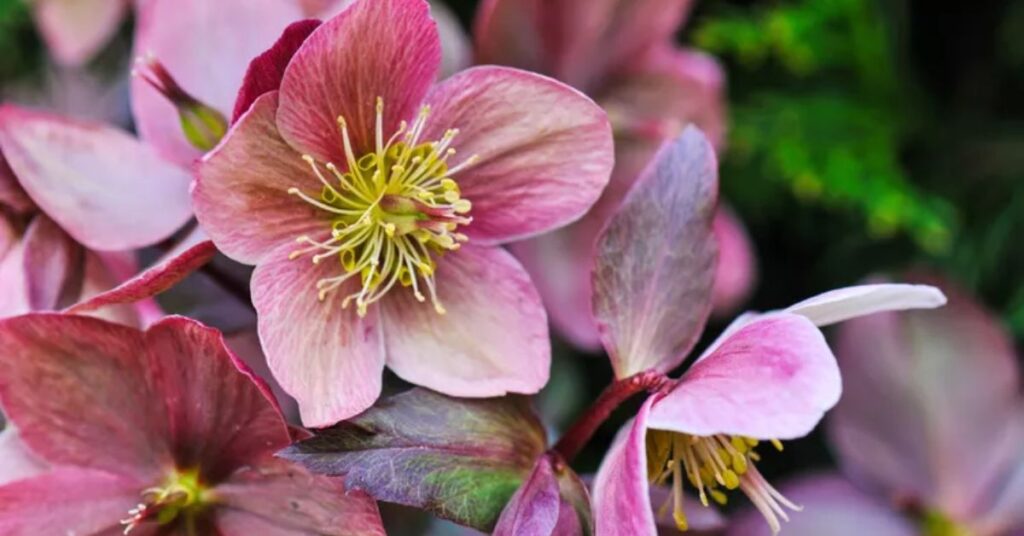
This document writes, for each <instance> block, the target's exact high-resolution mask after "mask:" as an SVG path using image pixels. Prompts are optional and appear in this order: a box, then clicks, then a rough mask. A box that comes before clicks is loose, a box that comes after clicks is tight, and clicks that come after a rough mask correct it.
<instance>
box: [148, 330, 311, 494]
mask: <svg viewBox="0 0 1024 536" xmlns="http://www.w3.org/2000/svg"><path fill="white" fill-rule="evenodd" d="M145 338H146V348H147V350H146V351H147V353H148V358H149V360H150V362H151V366H153V367H154V368H155V369H156V370H157V371H158V372H157V374H156V376H157V378H158V379H159V380H158V382H157V386H158V389H159V392H160V394H161V395H162V399H163V400H165V401H166V404H167V408H168V413H169V415H168V416H169V418H170V423H171V433H172V440H173V446H174V454H175V461H176V462H177V463H178V466H179V467H199V468H201V471H202V474H203V476H204V478H208V479H210V480H212V481H217V480H219V479H220V478H222V477H224V476H227V473H228V472H230V471H231V470H233V469H235V468H237V467H241V466H245V465H250V464H252V463H254V462H256V461H259V460H262V459H264V458H265V457H266V456H268V455H269V454H271V453H273V452H275V451H277V450H279V449H282V448H284V447H285V446H287V445H288V444H289V443H291V438H290V436H289V432H288V427H287V425H286V424H285V422H284V419H283V418H282V417H281V413H280V411H279V410H278V408H277V403H276V402H275V401H274V398H273V395H272V394H271V393H270V389H269V388H268V387H267V385H266V384H265V383H263V381H262V380H260V379H259V378H257V377H256V376H254V375H253V374H252V372H251V371H250V370H249V367H247V366H246V365H245V364H244V363H243V362H241V361H240V360H239V359H238V358H237V357H235V355H234V354H233V353H231V351H230V350H228V348H227V346H225V344H224V339H223V338H222V336H221V334H220V332H219V331H217V330H215V329H213V328H208V327H206V326H203V325H202V324H200V323H198V322H196V321H194V320H190V319H188V318H184V317H168V318H166V319H164V320H161V321H160V322H157V323H156V324H155V325H154V326H153V327H151V328H150V329H149V330H147V331H146V334H145ZM152 403H153V402H150V404H152Z"/></svg>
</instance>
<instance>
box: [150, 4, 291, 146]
mask: <svg viewBox="0 0 1024 536" xmlns="http://www.w3.org/2000/svg"><path fill="white" fill-rule="evenodd" d="M136 18H137V24H136V31H135V45H134V55H135V56H136V57H144V56H147V55H149V54H152V55H153V56H155V57H156V59H157V60H159V61H160V62H161V63H162V64H163V65H164V67H166V68H167V70H168V71H169V72H170V74H171V76H173V77H174V79H175V80H176V81H177V82H178V84H179V85H180V86H181V87H182V88H183V89H184V90H185V91H187V92H188V93H189V94H191V95H192V96H193V97H195V98H196V99H198V100H199V101H201V102H203V103H205V104H207V105H209V106H212V107H213V108H215V109H217V110H219V111H220V112H221V113H222V114H224V116H225V117H230V115H231V110H232V106H233V104H234V102H235V96H236V94H237V93H238V88H239V87H241V85H242V77H243V76H244V74H245V71H246V67H247V66H248V65H249V61H250V60H252V59H253V58H254V57H255V56H256V55H257V54H259V53H261V52H263V51H264V50H266V49H267V48H268V47H270V45H271V44H272V43H273V42H274V40H275V39H277V37H278V36H279V35H281V32H282V30H284V28H285V27H286V26H287V25H288V24H289V23H291V22H293V21H296V20H298V19H301V18H303V17H302V11H301V10H300V9H299V6H298V5H297V4H296V2H293V1H282V0H223V1H219V2H209V1H207V0H149V1H147V2H145V3H144V4H142V6H140V7H139V9H138V12H137V14H136ZM183 36H188V38H187V39H183ZM131 90H132V111H133V113H134V115H135V122H136V125H137V126H138V129H139V134H140V135H141V137H142V138H143V139H144V140H146V141H148V142H149V143H151V144H153V145H154V146H156V147H157V148H158V149H159V150H160V152H161V154H163V155H164V156H166V157H168V158H171V159H173V160H174V161H176V162H179V163H181V164H187V163H189V162H191V161H192V160H193V159H195V158H197V157H198V156H200V154H201V153H200V151H199V150H198V149H196V148H195V147H193V146H192V145H191V144H190V143H189V142H188V141H187V140H186V139H185V135H184V134H183V133H182V130H181V125H180V123H179V118H178V113H177V110H176V109H175V108H174V106H173V105H172V104H171V103H170V101H168V100H167V98H166V97H164V96H163V95H161V94H159V93H158V92H157V91H156V90H155V89H153V88H152V87H150V86H149V84H147V83H146V82H145V81H144V80H142V79H141V78H140V77H133V79H132V87H131Z"/></svg>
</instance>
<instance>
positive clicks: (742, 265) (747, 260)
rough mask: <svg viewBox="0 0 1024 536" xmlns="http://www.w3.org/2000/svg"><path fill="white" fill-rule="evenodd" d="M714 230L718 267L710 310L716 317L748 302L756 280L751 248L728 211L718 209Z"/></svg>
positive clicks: (733, 216) (752, 249)
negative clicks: (745, 301)
mask: <svg viewBox="0 0 1024 536" xmlns="http://www.w3.org/2000/svg"><path fill="white" fill-rule="evenodd" d="M713 230H714V233H715V241H717V242H718V268H717V269H716V271H715V286H714V289H713V290H712V291H711V309H712V311H713V314H715V315H716V316H719V315H722V314H725V313H730V312H733V311H734V310H735V309H736V308H737V307H739V305H740V304H741V303H742V302H743V301H744V300H746V299H747V296H748V295H749V294H750V291H751V290H753V286H754V282H755V280H756V279H757V266H756V263H757V261H756V260H755V258H754V245H753V244H752V243H751V241H750V237H749V236H747V231H746V229H744V228H743V224H742V223H741V222H740V221H739V219H738V218H737V217H736V214H734V213H733V211H732V210H731V209H729V208H728V207H724V206H723V207H719V208H718V212H717V213H715V221H714V224H713Z"/></svg>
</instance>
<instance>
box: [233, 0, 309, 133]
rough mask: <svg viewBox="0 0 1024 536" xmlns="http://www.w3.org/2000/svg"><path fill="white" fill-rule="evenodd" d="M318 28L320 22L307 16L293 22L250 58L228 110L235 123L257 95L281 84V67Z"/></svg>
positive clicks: (285, 64) (284, 65)
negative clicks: (261, 50) (265, 47)
mask: <svg viewBox="0 0 1024 536" xmlns="http://www.w3.org/2000/svg"><path fill="white" fill-rule="evenodd" d="M319 27H320V21H318V20H312V19H306V20H300V21H298V22H293V23H291V24H289V25H288V27H287V28H285V29H284V33H282V34H281V37H279V38H278V39H277V41H276V42H275V43H274V44H273V46H271V47H270V48H268V49H267V50H266V51H265V52H263V53H262V54H260V55H259V56H256V57H255V58H253V60H252V61H251V62H250V63H249V68H248V69H247V70H246V71H245V78H244V79H243V80H242V87H241V88H240V89H239V90H238V97H236V98H235V108H234V111H233V112H232V113H231V122H232V123H235V122H237V121H238V118H239V117H241V116H242V114H244V113H245V112H246V111H247V110H248V109H249V107H250V106H252V103H253V102H254V101H255V100H256V98H257V97H259V96H260V95H263V94H264V93H269V92H271V91H274V90H276V89H279V88H280V87H281V79H282V78H283V77H284V69H285V67H287V66H288V62H289V61H291V59H292V56H294V55H295V53H296V52H297V51H298V50H299V47H300V46H302V43H303V42H304V41H305V40H306V38H307V37H309V34H311V33H313V30H315V29H317V28H319Z"/></svg>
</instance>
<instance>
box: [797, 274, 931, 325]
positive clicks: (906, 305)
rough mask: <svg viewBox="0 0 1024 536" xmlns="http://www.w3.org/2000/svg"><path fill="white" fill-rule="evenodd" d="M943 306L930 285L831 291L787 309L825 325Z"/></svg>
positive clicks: (864, 286) (873, 286)
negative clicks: (869, 316)
mask: <svg viewBox="0 0 1024 536" xmlns="http://www.w3.org/2000/svg"><path fill="white" fill-rule="evenodd" d="M945 303H946V297H945V296H944V295H943V294H942V291H940V290H938V289H937V288H935V287H932V286H929V285H903V284H886V283H883V284H875V285H858V286H855V287H845V288H839V289H835V290H830V291H828V292H825V293H823V294H819V295H817V296H814V297H813V298H808V299H806V300H804V301H802V302H800V303H797V304H795V305H791V306H789V307H787V308H786V311H788V312H790V313H796V314H798V315H803V316H806V317H807V318H809V319H811V321H812V322H814V325H816V326H827V325H830V324H835V323H837V322H843V321H845V320H849V319H851V318H856V317H858V316H865V315H870V314H874V313H879V312H882V311H903V310H907V309H934V308H935V307H940V306H942V305H943V304H945Z"/></svg>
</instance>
